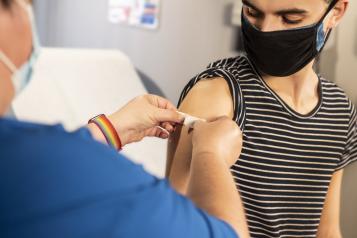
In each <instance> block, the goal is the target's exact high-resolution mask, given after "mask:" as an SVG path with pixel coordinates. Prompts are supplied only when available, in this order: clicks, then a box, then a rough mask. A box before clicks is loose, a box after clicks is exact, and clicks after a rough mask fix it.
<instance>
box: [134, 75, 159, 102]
mask: <svg viewBox="0 0 357 238" xmlns="http://www.w3.org/2000/svg"><path fill="white" fill-rule="evenodd" d="M136 72H137V73H138V75H139V78H140V80H141V82H142V83H143V84H144V86H145V88H146V90H147V92H148V93H150V94H155V95H158V96H161V97H165V94H164V93H163V91H162V90H161V88H160V87H159V85H157V83H155V81H154V80H153V79H152V78H151V77H149V76H148V75H147V74H145V73H144V72H142V71H140V70H139V69H136Z"/></svg>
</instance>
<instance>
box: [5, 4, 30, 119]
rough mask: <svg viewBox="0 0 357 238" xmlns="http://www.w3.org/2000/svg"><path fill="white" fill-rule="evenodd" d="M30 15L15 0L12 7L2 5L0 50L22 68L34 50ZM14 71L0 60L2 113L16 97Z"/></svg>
mask: <svg viewBox="0 0 357 238" xmlns="http://www.w3.org/2000/svg"><path fill="white" fill-rule="evenodd" d="M31 30H32V29H31V22H30V17H29V14H28V12H27V11H26V9H25V8H24V7H23V6H22V5H21V4H19V3H18V2H17V1H14V3H13V5H12V6H11V7H10V8H8V9H7V8H4V7H2V6H1V5H0V50H1V51H3V53H4V54H6V56H7V57H9V59H10V60H11V61H12V62H13V63H14V64H15V65H16V67H17V68H20V67H21V66H22V65H23V64H24V63H25V62H26V61H27V60H28V59H29V57H30V55H31V52H32V32H31ZM11 76H12V73H11V72H10V70H9V69H8V68H7V67H6V66H5V65H4V64H3V63H2V62H1V61H0V115H3V114H4V113H5V112H6V111H7V110H8V109H9V107H10V105H11V101H12V99H13V97H14V93H15V92H14V87H13V84H12V81H11Z"/></svg>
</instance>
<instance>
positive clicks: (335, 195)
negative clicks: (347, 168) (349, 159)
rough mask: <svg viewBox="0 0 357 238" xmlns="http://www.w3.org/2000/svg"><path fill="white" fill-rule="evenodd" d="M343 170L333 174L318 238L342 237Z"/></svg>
mask: <svg viewBox="0 0 357 238" xmlns="http://www.w3.org/2000/svg"><path fill="white" fill-rule="evenodd" d="M342 177H343V170H340V171H337V172H335V173H334V174H333V176H332V179H331V183H330V185H329V188H328V192H327V195H326V200H325V204H324V207H323V210H322V215H321V220H320V225H319V229H318V234H317V237H323V238H328V237H334V238H339V237H342V236H341V229H340V200H341V184H342Z"/></svg>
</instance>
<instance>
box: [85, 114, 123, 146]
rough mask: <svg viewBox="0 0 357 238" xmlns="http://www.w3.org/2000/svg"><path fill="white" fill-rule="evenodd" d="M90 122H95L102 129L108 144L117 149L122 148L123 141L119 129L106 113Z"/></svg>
mask: <svg viewBox="0 0 357 238" xmlns="http://www.w3.org/2000/svg"><path fill="white" fill-rule="evenodd" d="M90 123H94V124H95V125H96V126H97V127H98V128H99V129H100V130H101V132H102V133H103V135H104V137H105V139H106V141H107V143H108V145H110V146H111V147H113V148H115V149H116V150H121V149H122V143H121V140H120V138H119V135H118V133H117V131H116V130H115V128H114V126H113V124H112V123H111V122H110V121H109V119H108V118H107V117H106V116H105V115H104V114H101V115H98V116H96V117H93V118H92V119H90V120H89V121H88V124H90Z"/></svg>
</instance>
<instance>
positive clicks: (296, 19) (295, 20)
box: [282, 15, 303, 25]
mask: <svg viewBox="0 0 357 238" xmlns="http://www.w3.org/2000/svg"><path fill="white" fill-rule="evenodd" d="M282 19H283V21H284V23H285V24H290V25H296V24H299V23H301V22H302V20H303V19H302V17H301V16H297V15H283V16H282Z"/></svg>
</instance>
